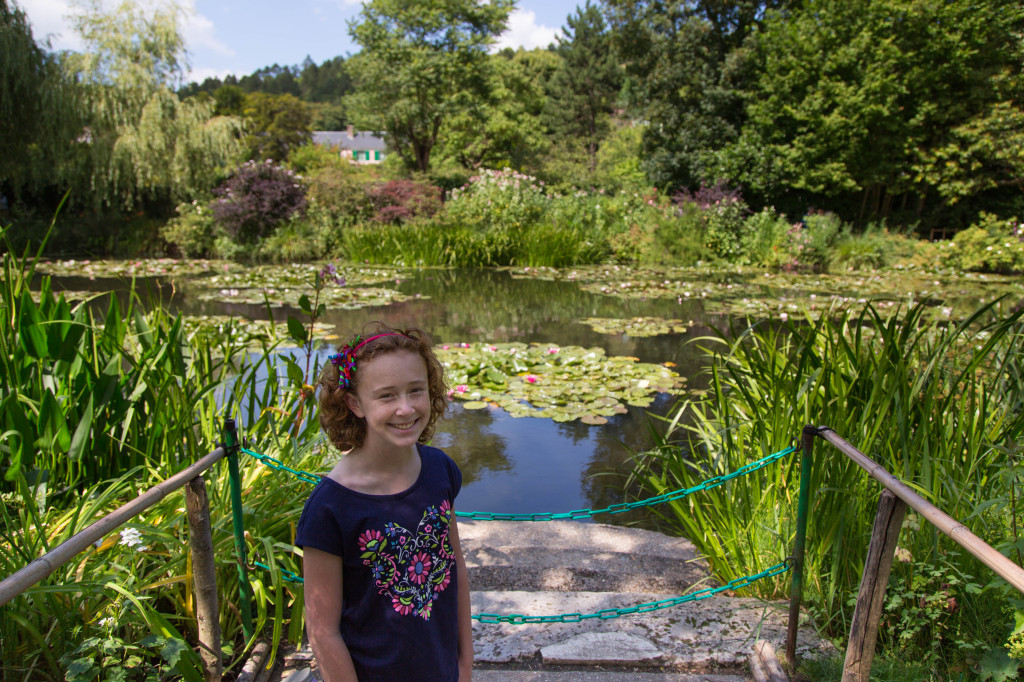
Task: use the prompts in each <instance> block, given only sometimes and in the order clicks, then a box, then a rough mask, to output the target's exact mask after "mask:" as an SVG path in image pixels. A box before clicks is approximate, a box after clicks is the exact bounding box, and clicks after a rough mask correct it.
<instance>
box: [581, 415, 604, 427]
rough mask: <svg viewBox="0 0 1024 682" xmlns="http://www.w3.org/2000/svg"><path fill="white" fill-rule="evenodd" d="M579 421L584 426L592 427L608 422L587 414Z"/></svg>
mask: <svg viewBox="0 0 1024 682" xmlns="http://www.w3.org/2000/svg"><path fill="white" fill-rule="evenodd" d="M580 421H581V422H583V423H584V424H591V425H593V426H600V425H601V424H607V423H608V420H607V419H605V418H604V417H600V416H598V415H594V414H587V415H584V416H583V417H581V418H580Z"/></svg>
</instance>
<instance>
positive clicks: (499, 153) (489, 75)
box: [440, 50, 544, 170]
mask: <svg viewBox="0 0 1024 682" xmlns="http://www.w3.org/2000/svg"><path fill="white" fill-rule="evenodd" d="M486 66H487V68H486V69H485V73H486V76H485V78H486V87H485V88H484V95H483V96H482V97H481V98H480V99H479V100H478V101H477V102H476V106H473V107H469V108H467V109H465V110H463V111H461V112H456V113H453V114H452V115H451V116H450V117H449V118H448V120H447V121H446V122H445V125H444V127H443V128H442V132H441V139H442V141H441V143H440V144H441V151H442V154H443V155H444V156H445V157H446V158H450V159H454V160H455V161H456V162H458V163H459V164H460V165H462V166H463V167H464V168H467V169H471V170H477V169H479V168H502V167H509V166H511V167H515V168H522V167H523V165H524V164H526V163H528V162H529V161H530V160H531V159H533V158H535V157H536V155H537V154H538V153H539V150H540V148H541V146H542V143H543V138H542V136H541V125H540V113H541V110H542V109H543V107H544V90H543V88H542V86H541V84H539V83H537V82H536V81H534V80H533V79H531V78H530V74H529V72H528V71H527V70H526V69H525V67H524V66H523V64H522V63H521V62H520V61H518V60H517V59H516V58H515V53H514V52H512V51H511V50H509V51H508V52H505V51H502V52H499V53H498V54H494V55H490V56H489V57H488V59H487V65H486Z"/></svg>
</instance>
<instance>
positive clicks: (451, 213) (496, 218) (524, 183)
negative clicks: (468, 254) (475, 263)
mask: <svg viewBox="0 0 1024 682" xmlns="http://www.w3.org/2000/svg"><path fill="white" fill-rule="evenodd" d="M543 185H544V183H543V182H542V181H538V180H537V178H534V177H532V176H529V175H524V174H522V173H518V172H516V171H513V170H485V171H483V172H481V173H480V174H479V175H476V176H473V177H472V178H470V179H469V182H468V183H467V184H465V185H463V186H462V187H460V188H458V189H454V190H452V193H451V196H450V198H449V200H448V204H447V206H446V210H445V213H446V214H447V217H448V219H449V220H450V221H451V222H452V223H454V224H456V225H464V226H466V227H474V228H477V229H480V230H493V229H500V230H514V229H522V228H525V227H528V226H530V225H532V224H533V223H535V222H536V221H537V219H538V218H540V216H541V214H542V213H543V212H544V210H545V208H546V207H547V204H548V198H547V197H546V196H545V195H544V189H543Z"/></svg>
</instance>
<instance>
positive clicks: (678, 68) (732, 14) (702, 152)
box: [605, 0, 788, 189]
mask: <svg viewBox="0 0 1024 682" xmlns="http://www.w3.org/2000/svg"><path fill="white" fill-rule="evenodd" d="M605 2H606V7H607V14H608V17H609V22H610V24H611V26H612V35H613V43H614V44H615V46H616V49H617V53H618V55H619V59H620V60H621V61H622V62H623V63H624V65H625V67H626V72H627V81H626V83H625V89H626V92H627V93H628V95H629V98H630V102H629V104H630V108H631V110H632V113H633V116H634V118H638V119H643V120H646V121H648V122H649V123H650V125H648V126H646V128H645V129H644V167H645V171H646V173H647V176H648V178H649V179H650V181H651V182H653V183H654V184H656V185H658V186H659V187H662V188H665V189H672V188H678V187H696V186H697V185H698V184H699V183H700V182H701V181H702V180H704V179H706V173H707V167H708V159H709V156H710V154H711V152H713V151H714V150H715V149H718V148H719V147H721V146H723V145H724V144H726V143H728V142H729V141H731V140H734V139H736V137H737V136H738V135H739V133H740V130H741V129H742V126H743V122H744V101H743V99H742V93H741V86H742V80H741V79H742V77H743V76H745V75H746V73H747V72H746V71H744V70H743V69H741V68H737V67H739V66H742V63H743V62H742V59H740V57H742V51H743V45H744V42H745V41H746V39H747V36H749V35H752V34H753V33H754V32H755V31H756V29H757V28H758V26H759V25H760V23H761V21H762V20H763V17H764V15H765V13H766V11H768V10H770V9H773V8H779V7H783V6H785V5H787V4H788V2H787V0H765V1H757V0H676V1H674V2H665V1H664V0H605ZM738 79H740V80H738Z"/></svg>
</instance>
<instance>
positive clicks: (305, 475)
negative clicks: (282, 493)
mask: <svg viewBox="0 0 1024 682" xmlns="http://www.w3.org/2000/svg"><path fill="white" fill-rule="evenodd" d="M239 450H241V451H242V452H244V453H245V454H247V455H249V456H250V457H252V458H253V459H256V460H258V461H259V462H260V463H262V464H264V465H265V466H268V467H270V468H271V469H273V470H274V471H287V472H288V473H289V474H291V475H292V476H294V477H295V478H297V479H299V480H300V481H305V482H306V483H313V484H316V483H319V482H320V477H319V476H317V475H316V474H311V473H309V472H308V471H303V470H302V469H292V468H291V467H289V466H287V465H285V464H284V463H283V462H282V461H281V460H279V459H274V458H273V457H271V456H270V455H261V454H260V453H258V452H253V451H252V450H250V449H249V448H239Z"/></svg>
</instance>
